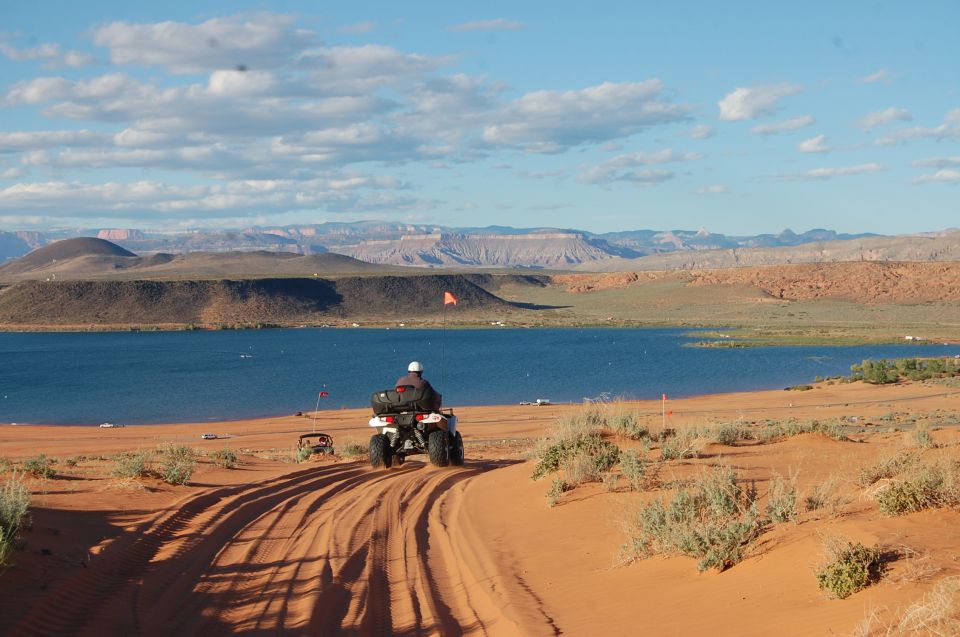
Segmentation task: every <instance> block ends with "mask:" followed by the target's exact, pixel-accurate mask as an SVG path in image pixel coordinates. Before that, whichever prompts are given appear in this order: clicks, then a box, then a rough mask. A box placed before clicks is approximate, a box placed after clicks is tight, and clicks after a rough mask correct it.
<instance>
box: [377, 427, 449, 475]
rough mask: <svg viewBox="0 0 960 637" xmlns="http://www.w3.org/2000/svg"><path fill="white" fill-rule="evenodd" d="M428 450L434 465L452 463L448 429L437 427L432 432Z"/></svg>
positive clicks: (428, 440) (442, 465)
mask: <svg viewBox="0 0 960 637" xmlns="http://www.w3.org/2000/svg"><path fill="white" fill-rule="evenodd" d="M371 449H372V447H371ZM427 452H428V453H429V454H430V462H431V463H433V464H434V465H436V466H438V467H445V466H447V465H448V464H450V444H449V442H448V435H447V432H446V431H443V430H442V429H437V430H436V431H431V432H430V437H429V438H427Z"/></svg>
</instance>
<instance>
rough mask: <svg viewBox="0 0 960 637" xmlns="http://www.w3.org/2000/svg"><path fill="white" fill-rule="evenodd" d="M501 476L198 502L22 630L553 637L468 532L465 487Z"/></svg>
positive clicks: (527, 597) (406, 472) (446, 474)
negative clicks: (464, 505)
mask: <svg viewBox="0 0 960 637" xmlns="http://www.w3.org/2000/svg"><path fill="white" fill-rule="evenodd" d="M499 466H502V464H501V463H497V462H470V461H468V462H467V464H466V465H465V466H464V467H462V468H444V469H437V468H434V467H430V466H427V465H424V464H421V463H417V462H409V463H407V464H406V465H405V466H404V467H403V468H399V469H394V470H390V471H373V470H370V469H368V468H367V467H365V466H362V465H360V464H357V463H351V464H339V465H321V466H316V467H311V468H310V469H306V470H300V471H296V472H294V473H291V474H287V475H286V476H283V477H281V478H277V479H272V480H267V481H263V482H258V483H252V484H249V485H243V486H238V487H229V488H221V489H212V490H209V491H204V492H201V493H198V494H196V495H193V496H191V497H188V498H186V499H184V500H182V501H180V502H179V503H177V505H176V506H175V507H173V508H172V510H171V511H169V512H165V513H163V514H160V515H158V516H156V517H155V518H154V519H153V520H151V521H150V522H148V523H145V524H144V525H142V526H141V527H139V528H137V529H136V530H135V531H134V532H132V533H128V534H126V535H124V536H121V538H119V539H118V540H117V541H115V542H114V543H113V544H111V545H110V546H108V547H107V548H106V549H105V550H104V551H103V553H102V555H101V557H100V558H99V559H98V560H97V562H96V563H95V565H94V567H92V568H91V569H90V570H89V571H85V572H83V573H80V574H78V575H77V576H75V577H73V578H71V579H69V580H67V581H66V582H64V583H63V584H62V585H60V586H59V587H58V588H57V589H56V590H54V591H52V593H51V595H49V596H48V597H47V598H46V599H45V600H44V601H42V602H41V603H40V604H38V605H37V607H35V608H33V609H31V611H30V612H29V613H28V614H27V615H26V616H25V617H24V619H23V620H22V621H21V622H20V623H19V624H18V625H17V626H16V627H15V628H14V630H13V631H12V632H11V634H12V635H98V637H99V635H103V634H124V635H171V634H177V635H201V634H202V635H204V637H208V636H209V635H217V634H233V633H237V632H255V633H273V634H289V635H334V634H338V635H341V634H342V635H403V636H411V637H414V636H421V635H435V634H443V635H467V634H469V635H474V634H476V635H537V634H556V632H557V631H556V628H555V626H553V624H552V622H551V620H550V618H549V616H548V615H547V613H546V611H545V610H544V609H543V607H542V604H540V602H539V600H537V599H536V597H535V595H534V594H533V593H532V592H531V591H529V590H527V589H526V588H525V587H524V585H523V582H522V581H513V580H514V579H515V577H516V576H515V575H513V574H510V573H509V572H508V573H506V574H503V573H494V574H491V571H496V570H497V569H498V568H499V567H498V565H497V564H496V563H490V559H489V555H488V554H487V552H486V551H485V549H484V548H483V545H482V539H481V538H479V537H478V536H477V535H476V532H475V531H473V530H472V529H470V528H461V527H462V524H463V520H465V519H466V518H467V516H465V515H462V509H463V504H464V502H465V498H466V497H467V495H466V494H467V492H468V488H467V487H468V486H469V485H470V483H471V481H472V479H473V478H475V477H476V476H478V475H480V474H482V473H483V472H485V471H489V470H494V469H496V468H498V467H499ZM464 543H468V544H470V546H464V545H463V544H464ZM501 567H502V565H501ZM501 570H502V569H501Z"/></svg>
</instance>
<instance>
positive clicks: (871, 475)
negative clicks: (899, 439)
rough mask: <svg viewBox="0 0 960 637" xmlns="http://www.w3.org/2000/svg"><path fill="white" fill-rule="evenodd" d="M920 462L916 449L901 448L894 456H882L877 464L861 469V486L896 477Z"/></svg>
mask: <svg viewBox="0 0 960 637" xmlns="http://www.w3.org/2000/svg"><path fill="white" fill-rule="evenodd" d="M919 462H920V456H919V455H917V453H916V452H915V451H911V450H901V451H898V452H897V453H895V454H893V455H892V456H887V457H885V458H881V459H880V460H879V461H877V463H876V464H874V465H872V466H870V467H866V468H864V469H861V470H860V478H859V483H860V486H863V487H869V486H870V485H871V484H874V483H876V482H879V481H880V480H886V479H889V478H895V477H896V476H898V475H900V474H901V473H903V472H904V471H907V470H909V469H912V468H915V467H916V466H917V464H918V463H919Z"/></svg>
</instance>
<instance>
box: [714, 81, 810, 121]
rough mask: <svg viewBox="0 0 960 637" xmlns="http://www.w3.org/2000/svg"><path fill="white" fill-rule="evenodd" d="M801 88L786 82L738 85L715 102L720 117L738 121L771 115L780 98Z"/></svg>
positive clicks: (793, 93) (795, 92)
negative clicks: (751, 85) (752, 85)
mask: <svg viewBox="0 0 960 637" xmlns="http://www.w3.org/2000/svg"><path fill="white" fill-rule="evenodd" d="M802 90H803V87H802V86H800V85H797V84H787V83H782V84H766V85H761V86H754V87H750V88H747V87H738V88H737V89H735V90H734V91H733V92H731V93H728V94H727V95H726V96H725V97H724V98H723V99H722V100H720V101H719V102H717V106H719V107H720V119H722V120H727V121H738V120H745V119H757V118H758V117H762V116H764V115H771V114H772V113H775V112H776V110H777V103H778V102H779V100H780V98H782V97H787V96H789V95H795V94H797V93H799V92H801V91H802Z"/></svg>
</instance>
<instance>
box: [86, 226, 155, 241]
mask: <svg viewBox="0 0 960 637" xmlns="http://www.w3.org/2000/svg"><path fill="white" fill-rule="evenodd" d="M97 238H98V239H105V240H106V241H143V240H144V239H146V238H147V236H146V235H145V234H143V232H142V231H141V230H133V229H128V228H105V229H103V230H101V231H100V232H98V233H97Z"/></svg>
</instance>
